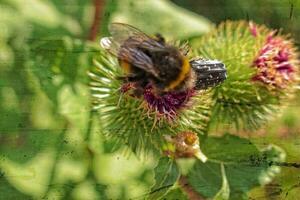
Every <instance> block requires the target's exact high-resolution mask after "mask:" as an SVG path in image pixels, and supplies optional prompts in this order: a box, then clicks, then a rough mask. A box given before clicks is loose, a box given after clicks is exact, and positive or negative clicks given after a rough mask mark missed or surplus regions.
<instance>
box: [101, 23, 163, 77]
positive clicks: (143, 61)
mask: <svg viewBox="0 0 300 200" xmlns="http://www.w3.org/2000/svg"><path fill="white" fill-rule="evenodd" d="M109 32H110V33H111V37H105V38H102V39H101V41H100V44H101V46H102V47H103V48H105V49H106V50H107V51H108V52H110V53H111V54H113V55H115V56H116V57H118V58H119V59H121V60H125V61H127V62H129V63H130V64H132V65H134V66H135V67H138V68H141V69H143V70H145V71H146V72H148V73H151V74H152V75H154V76H155V77H157V78H159V76H158V72H157V70H156V68H155V67H154V66H153V63H152V60H151V58H150V57H149V56H148V55H147V54H145V53H144V52H143V51H142V50H141V49H145V50H149V51H161V50H164V49H165V45H163V44H161V43H159V42H158V41H157V40H155V39H153V38H151V37H149V36H147V35H146V34H145V33H143V32H142V31H140V30H138V29H136V28H134V27H132V26H130V25H128V24H122V23H112V24H111V25H110V26H109ZM137 47H138V48H137Z"/></svg>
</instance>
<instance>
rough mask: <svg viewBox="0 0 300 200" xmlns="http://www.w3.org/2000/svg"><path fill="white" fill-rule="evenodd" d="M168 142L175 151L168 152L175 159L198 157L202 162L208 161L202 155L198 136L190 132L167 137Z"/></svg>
mask: <svg viewBox="0 0 300 200" xmlns="http://www.w3.org/2000/svg"><path fill="white" fill-rule="evenodd" d="M165 139H166V140H167V142H169V143H170V144H172V145H173V150H171V151H167V154H168V155H169V156H172V157H175V158H191V157H196V158H198V159H200V160H201V161H202V162H206V161H207V157H206V156H205V155H204V154H203V153H202V151H201V149H200V145H199V138H198V136H197V135H196V134H195V133H193V132H190V131H185V132H181V133H178V134H177V135H175V136H173V137H172V136H169V135H167V136H165Z"/></svg>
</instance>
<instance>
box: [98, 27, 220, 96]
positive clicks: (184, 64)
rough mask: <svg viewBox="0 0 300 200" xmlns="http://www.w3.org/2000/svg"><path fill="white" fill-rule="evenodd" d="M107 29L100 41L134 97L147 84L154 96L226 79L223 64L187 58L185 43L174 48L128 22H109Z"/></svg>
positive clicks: (210, 84) (201, 87)
mask: <svg viewBox="0 0 300 200" xmlns="http://www.w3.org/2000/svg"><path fill="white" fill-rule="evenodd" d="M109 31H110V33H111V37H105V38H102V39H101V41H100V44H101V46H102V47H103V48H104V49H106V50H107V51H108V52H109V53H111V54H113V55H114V56H116V57H117V58H118V60H119V64H120V66H121V68H122V69H123V71H124V74H125V75H124V76H123V77H121V79H122V80H123V81H124V84H126V83H132V84H133V85H134V87H132V89H133V94H134V96H136V97H140V96H142V95H143V94H144V93H145V89H146V88H149V86H150V87H151V88H152V92H153V93H154V94H155V95H156V96H163V95H164V94H166V93H168V92H184V91H188V90H193V89H196V90H198V89H206V88H208V87H211V86H215V85H217V84H219V83H221V82H223V81H224V80H225V78H226V70H225V66H224V64H222V63H221V62H219V61H212V62H208V61H204V60H202V59H198V60H192V61H190V60H189V59H188V57H187V53H188V51H189V47H188V46H187V45H183V46H181V47H176V46H175V45H171V44H169V43H167V42H166V41H165V39H164V38H163V37H162V36H161V35H159V34H157V35H156V36H154V37H151V36H148V35H146V34H145V33H143V32H142V31H140V30H138V29H136V28H134V27H132V26H130V25H128V24H122V23H112V24H111V25H110V26H109Z"/></svg>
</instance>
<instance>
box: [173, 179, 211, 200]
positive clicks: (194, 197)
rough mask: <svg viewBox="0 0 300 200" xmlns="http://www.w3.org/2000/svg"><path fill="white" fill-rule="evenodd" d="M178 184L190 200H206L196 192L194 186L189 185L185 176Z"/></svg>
mask: <svg viewBox="0 0 300 200" xmlns="http://www.w3.org/2000/svg"><path fill="white" fill-rule="evenodd" d="M178 183H179V185H180V187H181V189H182V190H183V191H184V192H185V193H186V194H187V196H188V198H189V200H205V198H204V197H202V196H201V195H200V194H199V193H198V192H196V191H195V190H194V189H193V188H192V186H190V185H189V184H188V181H187V178H186V177H185V176H180V178H179V180H178Z"/></svg>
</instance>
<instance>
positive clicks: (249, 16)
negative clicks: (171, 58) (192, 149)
mask: <svg viewBox="0 0 300 200" xmlns="http://www.w3.org/2000/svg"><path fill="white" fill-rule="evenodd" d="M95 10H98V11H97V12H96V13H97V14H98V15H96V17H95ZM238 19H245V20H253V21H255V22H257V23H260V24H265V25H267V26H269V27H272V28H282V31H283V32H284V33H290V34H291V36H292V37H293V38H294V39H295V42H296V43H297V45H298V47H299V46H300V44H299V42H300V26H299V21H300V1H299V0H298V1H297V0H294V1H292V0H253V1H236V0H235V1H234V0H226V1H225V0H173V3H172V2H171V1H165V0H144V1H133V0H106V1H104V0H99V1H97V0H94V1H92V0H26V1H25V0H1V1H0V113H1V114H0V199H32V198H33V199H42V198H44V199H129V198H134V199H141V198H143V197H144V195H145V194H146V193H147V192H148V190H149V188H150V187H151V185H152V184H153V180H154V179H153V172H152V169H153V168H154V166H155V164H156V163H155V162H156V161H155V159H154V158H151V157H148V158H147V159H139V158H136V157H135V156H134V155H132V154H130V152H127V153H124V148H119V147H116V146H115V145H114V143H113V141H107V140H105V138H103V136H102V135H101V124H99V123H97V120H96V119H95V120H93V121H91V120H90V118H91V116H92V118H96V116H95V115H93V114H92V112H91V105H90V102H89V101H90V99H89V87H88V76H87V71H88V69H89V68H90V67H92V58H93V57H94V56H97V53H98V50H99V48H100V47H99V45H98V40H99V38H100V37H101V35H102V36H103V35H107V34H108V33H107V25H108V24H109V23H110V22H111V21H121V22H126V23H129V24H132V25H135V26H137V27H139V28H140V29H142V30H144V31H145V32H147V33H149V34H151V33H156V32H160V33H162V34H163V35H165V36H166V37H167V38H168V39H186V40H188V39H191V38H194V37H201V35H202V34H204V33H207V32H209V31H210V30H211V28H212V27H213V26H215V25H217V24H219V23H220V22H222V21H224V20H238ZM93 29H94V30H93ZM299 100H300V93H299V92H298V94H297V96H296V97H295V98H294V100H293V102H292V103H291V104H290V105H288V106H287V107H286V109H285V111H284V112H283V113H280V118H278V119H274V120H273V121H272V122H271V123H269V125H268V126H267V127H264V128H263V129H261V130H258V131H256V132H254V133H253V132H243V133H239V134H240V135H242V136H245V137H249V138H251V140H252V141H254V142H255V143H256V144H257V145H258V146H259V147H263V146H265V145H266V144H268V143H274V144H277V145H279V146H281V147H282V148H283V149H284V150H285V151H286V153H287V161H288V162H300V134H299V133H300V123H299V122H300V115H299V113H300V103H299V102H300V101H299ZM299 172H300V171H299V169H296V168H291V167H283V170H282V173H281V175H280V176H279V177H277V179H276V180H274V181H273V182H272V184H269V185H267V186H265V187H264V188H257V189H254V190H253V191H251V196H252V198H253V199H291V200H292V199H297V198H299V195H298V194H299V192H300V175H299V174H300V173H299ZM176 192H177V195H178V196H177V198H178V199H184V198H185V197H184V196H183V194H181V191H179V190H178V191H176ZM166 198H168V199H174V196H173V197H172V196H170V197H166Z"/></svg>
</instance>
